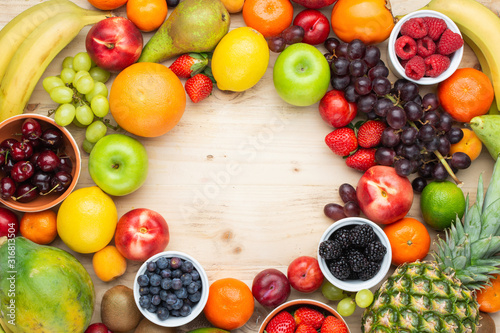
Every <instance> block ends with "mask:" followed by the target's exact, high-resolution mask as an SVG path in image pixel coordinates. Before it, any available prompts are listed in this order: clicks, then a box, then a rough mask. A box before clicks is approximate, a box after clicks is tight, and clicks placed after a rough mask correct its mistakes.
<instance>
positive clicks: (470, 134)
mask: <svg viewBox="0 0 500 333" xmlns="http://www.w3.org/2000/svg"><path fill="white" fill-rule="evenodd" d="M462 132H463V133H464V137H463V138H462V140H460V141H459V142H457V143H454V144H452V145H451V147H450V155H453V154H454V153H456V152H462V153H466V154H467V155H469V157H470V159H471V160H472V161H474V160H475V159H476V158H478V156H479V154H481V150H482V149H483V143H482V142H481V140H479V138H478V137H477V135H476V133H474V131H473V130H471V129H469V128H462Z"/></svg>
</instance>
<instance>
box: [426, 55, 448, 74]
mask: <svg viewBox="0 0 500 333" xmlns="http://www.w3.org/2000/svg"><path fill="white" fill-rule="evenodd" d="M424 63H425V76H429V77H438V76H439V75H441V74H442V73H443V72H444V71H445V70H447V69H448V67H449V66H450V58H448V57H447V56H444V55H441V54H433V55H430V56H428V57H427V58H425V60H424Z"/></svg>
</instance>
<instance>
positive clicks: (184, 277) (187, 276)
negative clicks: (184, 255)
mask: <svg viewBox="0 0 500 333" xmlns="http://www.w3.org/2000/svg"><path fill="white" fill-rule="evenodd" d="M181 281H182V284H183V285H184V286H188V285H189V284H190V283H191V282H193V276H192V275H191V274H189V273H184V274H182V275H181Z"/></svg>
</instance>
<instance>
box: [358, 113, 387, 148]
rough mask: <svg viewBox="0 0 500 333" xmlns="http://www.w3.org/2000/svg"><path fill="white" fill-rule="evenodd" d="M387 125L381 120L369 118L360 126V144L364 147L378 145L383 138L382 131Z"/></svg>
mask: <svg viewBox="0 0 500 333" xmlns="http://www.w3.org/2000/svg"><path fill="white" fill-rule="evenodd" d="M386 127H387V126H386V125H385V123H384V122H382V121H380V120H368V121H367V122H365V123H363V125H361V126H360V127H359V130H358V144H359V146H360V147H363V148H372V147H375V146H378V145H379V143H380V140H381V139H382V132H383V131H384V129H385V128H386Z"/></svg>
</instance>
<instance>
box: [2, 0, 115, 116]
mask: <svg viewBox="0 0 500 333" xmlns="http://www.w3.org/2000/svg"><path fill="white" fill-rule="evenodd" d="M109 16H111V14H110V13H107V12H101V11H95V10H88V9H83V8H81V7H79V6H77V5H76V4H74V3H73V2H71V1H69V0H48V1H45V2H42V3H40V4H38V5H35V6H33V7H31V8H29V9H27V10H26V11H24V12H22V13H21V14H19V15H18V16H16V17H15V18H14V19H13V20H12V21H10V22H9V23H8V24H7V25H6V26H5V27H4V28H3V29H2V30H1V31H0V50H2V56H1V57H0V122H1V121H3V120H5V119H7V118H9V117H11V116H14V115H16V114H20V113H22V112H23V110H24V107H25V106H26V104H27V103H28V101H29V98H30V97H31V94H32V93H33V90H34V89H35V86H36V84H37V82H38V80H39V79H40V77H41V76H42V74H43V72H44V71H45V69H46V68H47V66H48V65H49V64H50V62H51V61H52V60H53V59H54V58H55V56H56V55H57V54H58V53H59V52H60V51H61V50H62V49H63V48H64V47H65V46H66V45H68V44H69V42H71V41H72V40H73V39H74V38H75V37H76V36H77V35H78V33H79V32H80V30H81V29H82V28H83V27H85V26H86V25H89V24H94V23H97V22H99V21H101V20H103V19H105V18H106V17H109Z"/></svg>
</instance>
